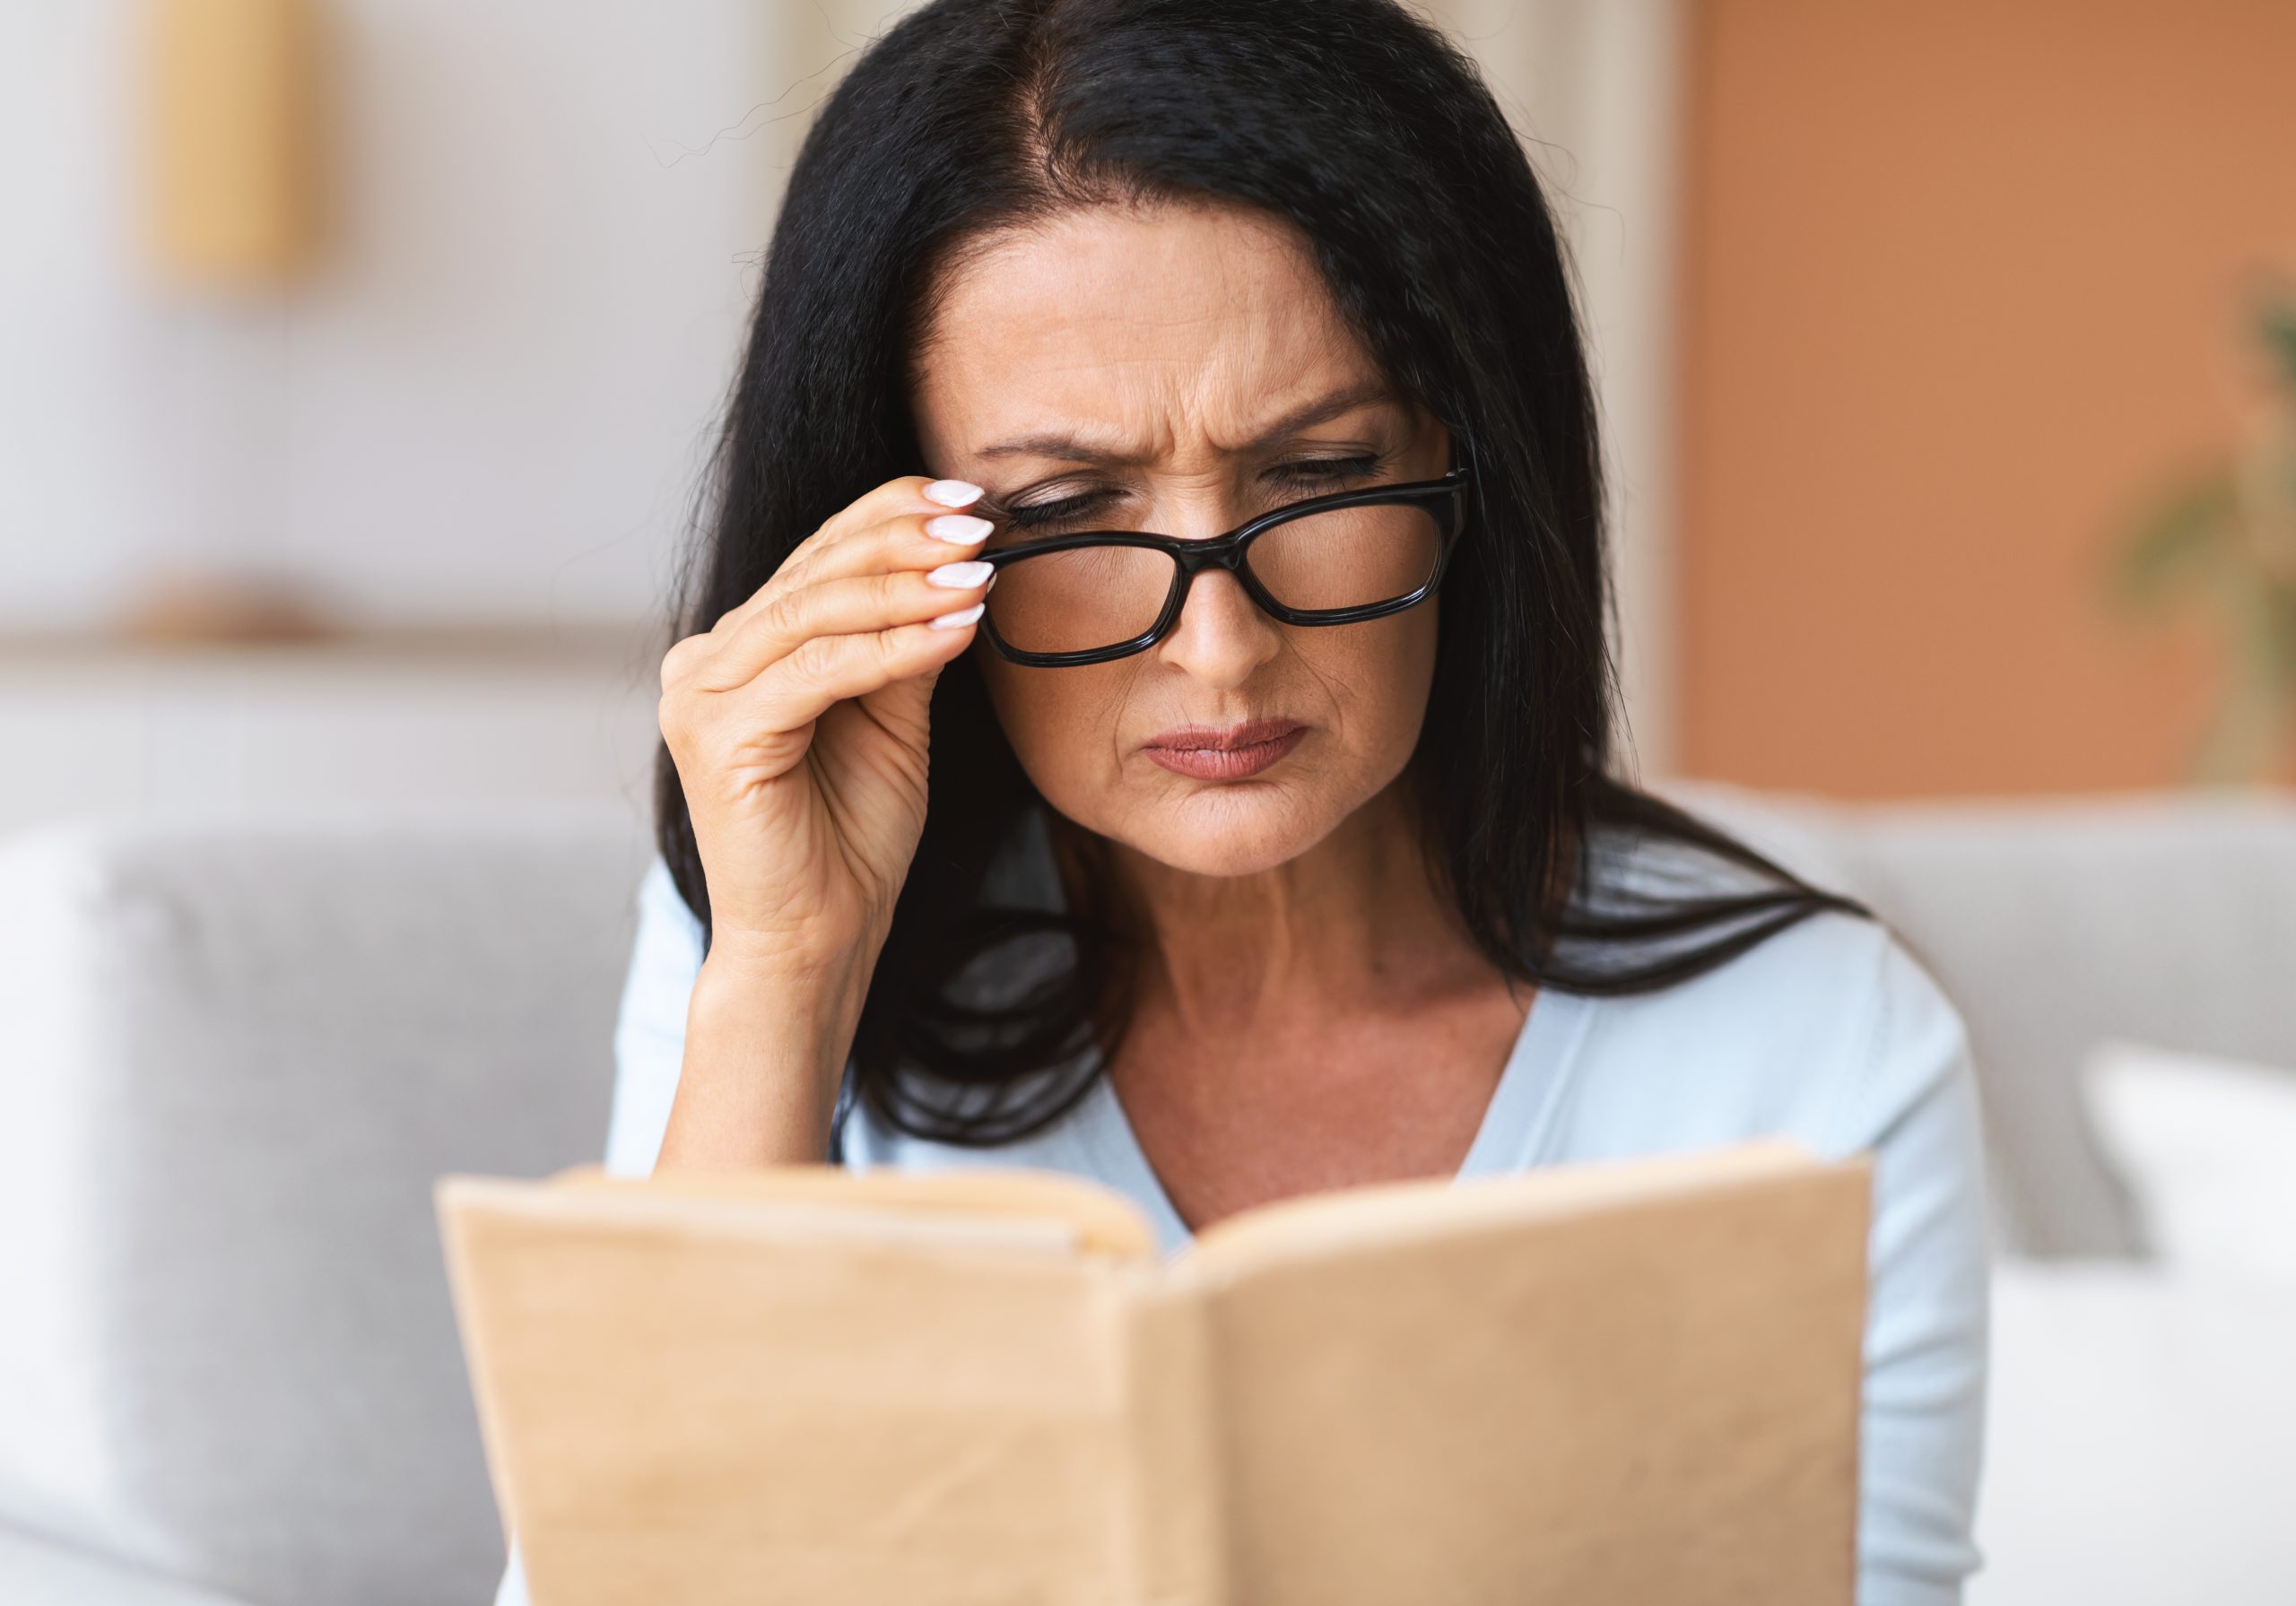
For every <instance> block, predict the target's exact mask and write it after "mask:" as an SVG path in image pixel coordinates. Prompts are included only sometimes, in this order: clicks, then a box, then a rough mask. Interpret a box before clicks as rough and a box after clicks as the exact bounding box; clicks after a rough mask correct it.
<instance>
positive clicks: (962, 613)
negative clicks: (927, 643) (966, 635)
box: [932, 603, 988, 630]
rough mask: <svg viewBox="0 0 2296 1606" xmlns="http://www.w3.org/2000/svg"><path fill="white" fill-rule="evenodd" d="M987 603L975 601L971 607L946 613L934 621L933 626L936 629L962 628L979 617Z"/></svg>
mask: <svg viewBox="0 0 2296 1606" xmlns="http://www.w3.org/2000/svg"><path fill="white" fill-rule="evenodd" d="M987 605H988V604H987V603H974V604H973V605H972V606H971V607H970V608H960V609H958V610H957V611H956V612H954V613H944V614H943V615H941V617H940V618H938V619H936V620H935V621H932V623H933V628H934V629H936V630H961V629H964V628H965V627H966V626H967V625H969V624H970V623H971V622H972V621H974V620H976V619H978V618H979V617H980V611H981V610H982V609H983V608H985V607H987Z"/></svg>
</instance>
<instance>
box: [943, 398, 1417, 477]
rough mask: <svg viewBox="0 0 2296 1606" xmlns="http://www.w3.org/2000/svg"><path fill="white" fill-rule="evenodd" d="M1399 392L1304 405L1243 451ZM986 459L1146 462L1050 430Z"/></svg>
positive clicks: (1004, 443)
mask: <svg viewBox="0 0 2296 1606" xmlns="http://www.w3.org/2000/svg"><path fill="white" fill-rule="evenodd" d="M1395 400H1396V395H1395V391H1394V389H1393V387H1392V386H1389V385H1388V384H1387V382H1386V381H1385V380H1383V379H1367V380H1365V381H1363V382H1362V383H1361V384H1359V385H1351V386H1348V387H1347V388H1345V389H1344V390H1335V391H1334V392H1332V393H1331V394H1330V395H1326V396H1322V397H1319V398H1318V399H1317V400H1315V401H1312V402H1307V403H1303V404H1300V406H1297V407H1294V408H1293V409H1292V410H1291V412H1286V413H1284V414H1283V415H1282V416H1281V417H1279V418H1277V419H1274V420H1273V421H1271V422H1269V423H1268V425H1267V426H1266V427H1265V429H1263V430H1260V432H1259V433H1258V434H1257V435H1255V436H1253V437H1252V438H1251V439H1249V440H1248V441H1246V442H1245V443H1244V444H1243V446H1242V447H1241V448H1240V449H1241V450H1244V451H1248V452H1256V451H1265V450H1266V449H1267V448H1268V447H1272V446H1274V445H1276V444H1277V443H1278V442H1280V441H1282V440H1283V439H1284V438H1286V437H1288V436H1291V435H1296V434H1298V433H1299V432H1300V430H1305V429H1309V428H1310V427H1311V426H1313V425H1316V424H1320V423H1324V422H1326V421H1329V420H1331V419H1334V418H1336V417H1338V416H1339V415H1340V414H1341V413H1343V412H1353V411H1354V410H1355V409H1356V408H1358V407H1365V406H1369V405H1370V404H1373V403H1375V402H1387V403H1392V402H1394V401H1395ZM977 455H978V456H982V457H1057V458H1059V459H1061V460H1062V461H1064V462H1068V463H1099V464H1133V463H1139V462H1142V461H1144V457H1143V456H1142V455H1141V454H1139V453H1136V452H1126V451H1123V450H1120V449H1118V448H1116V447H1109V446H1104V445H1095V444H1094V443H1093V442H1092V441H1091V440H1090V439H1088V438H1086V437H1084V436H1082V435H1077V434H1072V433H1068V432H1065V431H1062V430H1048V431H1046V432H1044V433H1041V434H1037V435H1024V436H1022V437H1020V438H1017V439H1013V440H1000V441H998V442H997V443H996V445H994V446H986V447H981V448H980V451H979V452H978V454H977Z"/></svg>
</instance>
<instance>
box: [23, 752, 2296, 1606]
mask: <svg viewBox="0 0 2296 1606" xmlns="http://www.w3.org/2000/svg"><path fill="white" fill-rule="evenodd" d="M1693 800H1694V801H1697V802H1700V803H1704V804H1705V805H1706V806H1708V807H1709V808H1710V809H1711V810H1713V811H1714V812H1717V813H1718V814H1719V815H1721V816H1723V817H1724V818H1726V820H1729V821H1731V822H1732V823H1734V824H1736V825H1737V826H1739V827H1740V829H1744V830H1745V831H1746V832H1747V834H1749V835H1750V836H1752V837H1753V838H1756V839H1757V840H1759V841H1761V842H1763V843H1765V844H1767V845H1769V846H1773V847H1775V848H1776V849H1778V850H1779V852H1780V853H1782V854H1784V855H1787V857H1789V858H1790V859H1791V860H1793V861H1794V862H1795V863H1796V864H1798V865H1800V866H1802V867H1804V868H1805V870H1806V871H1807V872H1810V873H1812V874H1813V875H1816V876H1819V877H1822V878H1823V879H1825V880H1828V881H1832V882H1834V883H1836V884H1839V885H1841V886H1844V887H1847V888H1848V889H1849V890H1853V891H1856V892H1858V893H1861V894H1863V895H1865V896H1866V897H1867V898H1870V899H1871V900H1872V901H1873V902H1874V905H1875V906H1876V907H1879V908H1880V909H1881V910H1883V912H1884V913H1885V914H1886V916H1888V917H1889V918H1890V919H1891V920H1892V922H1893V923H1894V924H1895V925H1897V926H1898V928H1899V929H1900V931H1901V932H1902V933H1904V935H1905V936H1906V937H1907V939H1908V940H1909V942H1911V943H1912V944H1913V946H1914V947H1915V948H1916V950H1917V951H1919V952H1920V953H1921V954H1922V955H1923V956H1924V957H1925V958H1926V959H1927V960H1928V961H1929V962H1930V964H1931V965H1932V966H1933V967H1934V968H1935V970H1936V972H1937V973H1938V975H1939V977H1940V979H1941V980H1943V981H1944V984H1945V985H1946V987H1947V989H1948V990H1949V991H1950V992H1951V993H1952V994H1954V995H1955V996H1956V998H1957V999H1958V1000H1959V1002H1960V1003H1961V1006H1962V1008H1963V1010H1964V1012H1965V1013H1966V1015H1967V1016H1968V1018H1969V1020H1970V1026H1971V1029H1972V1033H1973V1036H1974V1037H1975V1040H1976V1043H1977V1046H1978V1051H1979V1058H1980V1061H1981V1072H1982V1075H1983V1078H1984V1083H1985V1096H1986V1098H1987V1108H1988V1116H1989V1120H1990V1124H1991V1130H1990V1136H1991V1139H1992V1142H1993V1144H1994V1150H1995V1152H1994V1156H1993V1159H1994V1164H1995V1171H1996V1187H1995V1189H1994V1194H1995V1198H1996V1203H1997V1205H1998V1206H1999V1208H2000V1210H2001V1212H2002V1220H2001V1223H2000V1226H2001V1232H2002V1237H2003V1240H2004V1242H2005V1244H2006V1245H2008V1246H2012V1247H2013V1248H2015V1249H2016V1250H2018V1251H2020V1252H2022V1253H2026V1254H2036V1255H2077V1254H2133V1253H2138V1252H2140V1251H2141V1245H2140V1244H2139V1243H2138V1241H2137V1237H2136V1235H2135V1229H2134V1228H2133V1225H2132V1222H2131V1220H2130V1219H2129V1217H2128V1214H2127V1211H2126V1204H2125V1202H2124V1201H2123V1200H2122V1198H2121V1197H2120V1195H2119V1193H2118V1189H2117V1188H2116V1186H2115V1185H2114V1184H2113V1183H2112V1181H2111V1179H2110V1177H2109V1176H2108V1174H2107V1173H2106V1171H2105V1170H2104V1168H2103V1167H2102V1166H2101V1165H2100V1162H2099V1159H2098V1157H2097V1155H2096V1152H2095V1150H2094V1149H2093V1148H2092V1145H2091V1142H2090V1140H2089V1138H2088V1135H2087V1133H2086V1130H2085V1128H2084V1126H2083V1123H2082V1120H2081V1118H2080V1116H2079V1114H2078V1111H2077V1107H2076V1105H2075V1103H2074V1080H2073V1078H2074V1065H2075V1063H2076V1062H2077V1059H2078V1056H2079V1055H2081V1054H2082V1053H2083V1051H2084V1050H2085V1049H2086V1048H2087V1047H2088V1046H2090V1045H2091V1044H2092V1042H2094V1041H2095V1040H2097V1039H2098V1038H2100V1037H2107V1036H2116V1035H2117V1036H2124V1037H2140V1038H2146V1039H2150V1040H2152V1041H2156V1042H2160V1043H2163V1044H2170V1045H2177V1046H2189V1047H2193V1048H2200V1049H2209V1050H2214V1051H2218V1052H2222V1053H2225V1054H2231V1055H2244V1056H2248V1057H2251V1058H2256V1059H2260V1060H2265V1061H2267V1062H2271V1063H2283V1064H2296V1011H2291V1010H2290V1009H2289V1007H2288V1003H2287V1002H2286V994H2285V986H2286V979H2287V977H2290V976H2291V975H2296V806H2291V805H2290V804H2288V803H2271V802H2266V801H2261V800H2250V801H2242V800H2239V799H2228V800H2221V801H2210V800H2205V799H2202V800H2193V799H2181V798H2180V799H2136V800H2127V801H2108V802H2093V803H2068V804H2062V805H2059V804H2029V805H2018V806H2001V807H1980V806H1973V805H1972V806H1956V807H1929V808H1892V809H1886V810H1868V809H1847V808H1839V807H1829V806H1826V805H1822V804H1820V803H1815V802H1813V801H1810V800H1797V799H1790V798H1778V797H1755V796H1752V795H1749V794H1738V793H1730V792H1726V791H1718V790H1714V789H1707V790H1703V791H1700V792H1698V793H1696V794H1693ZM649 851H650V850H649V848H648V846H647V843H646V840H645V838H644V835H643V832H642V829H641V828H640V827H639V824H638V823H637V822H635V821H634V820H631V817H630V816H629V813H628V812H627V811H626V810H623V809H622V808H620V807H616V806H611V805H601V806H600V807H598V808H597V809H595V810H590V809H584V808H569V809H561V810H558V811H555V812H547V813H543V814H537V813H535V812H533V811H530V810H518V811H511V810H509V809H507V808H506V809H505V810H503V811H502V812H494V813H483V814H477V815H474V814H471V813H468V812H457V813H453V814H410V813H405V812H391V813H383V812H366V813H356V814H352V813H338V814H332V815H326V816H309V817H298V818H295V819H291V820H274V821H268V822H263V821H251V820H212V821H206V822H201V821H197V820H175V821H170V822H164V823H154V822H152V821H149V820H141V821H139V820H128V819H117V820H108V821H107V820H88V821H83V822H79V823H75V824H72V825H68V826H58V827H53V828H47V829H39V830H36V831H32V832H29V833H24V834H22V835H20V836H18V837H17V838H14V839H13V840H11V841H7V842H4V843H0V1085H4V1096H5V1102H4V1108H5V1110H6V1111H7V1113H8V1118H7V1119H6V1120H5V1121H4V1122H0V1212H4V1219H5V1220H6V1223H7V1226H6V1228H5V1230H4V1233H0V1307H4V1312H5V1315H4V1320H0V1362H4V1370H0V1376H6V1377H8V1378H9V1379H10V1380H11V1385H12V1386H11V1390H10V1399H9V1405H8V1407H7V1409H5V1410H4V1411H0V1600H5V1601H7V1602H25V1603H31V1602H129V1603H135V1602H149V1603H151V1606H170V1603H172V1606H192V1603H195V1602H210V1603H211V1606H213V1603H218V1602H221V1603H226V1606H228V1603H229V1602H242V1603H245V1606H301V1603H303V1602H328V1603H330V1606H384V1603H386V1602H410V1603H411V1602H422V1606H441V1603H444V1602H457V1601H462V1602H481V1601H483V1600H485V1599H486V1598H488V1595H489V1592H490V1591H491V1588H492V1586H493V1584H494V1581H495V1577H496V1575H497V1572H498V1570H499V1568H500V1560H501V1548H502V1547H501V1534H500V1529H499V1527H498V1526H497V1524H496V1522H495V1519H494V1515H493V1511H492V1506H491V1500H490V1497H489V1495H488V1492H487V1487H486V1482H485V1477H484V1472H483V1465H482V1463H481V1459H480V1454H479V1450H478V1443H477V1437H476V1430H475V1427H474V1419H473V1416H472V1411H471V1407H470V1402H469V1398H468V1394H467V1393H466V1392H465V1386H464V1383H463V1379H462V1374H461V1370H460V1365H459V1359H458V1355H457V1348H456V1343H455V1335H454V1329H453V1324H452V1320H451V1315H450V1312H449V1308H448V1300H447V1295H446V1290H445V1287H444V1283H443V1280H442V1277H441V1272H440V1266H439V1253H438V1248H437V1239H436V1235H435V1230H434V1228H433V1223H432V1218H431V1197H430V1186H431V1181H432V1179H433V1178H434V1177H436V1176H438V1175H439V1174H440V1173H442V1172H445V1171H449V1170H462V1171H481V1172H498V1173H509V1174H523V1175H535V1174H539V1173H542V1172H545V1171H548V1170H551V1169H553V1168H558V1167H560V1166H563V1165H567V1164H570V1163H574V1162H578V1161H580V1160H584V1159H591V1158H594V1157H595V1156H596V1152H597V1150H598V1149H599V1146H600V1144H601V1142H602V1141H603V1134H604V1127H605V1114H606V1102H607V1097H608V1091H609V1087H610V1081H611V1072H612V1028H613V1019H614V1013H615V1008H616V1004H617V1001H618V996H619V991H620V986H621V981H622V966H623V962H624V959H625V957H626V954H627V951H628V944H629V941H630V935H631V917H632V907H631V897H632V894H633V892H634V890H635V889H636V886H637V882H638V879H639V874H640V873H641V872H642V870H643V868H644V865H645V863H646V855H648V852H649Z"/></svg>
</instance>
